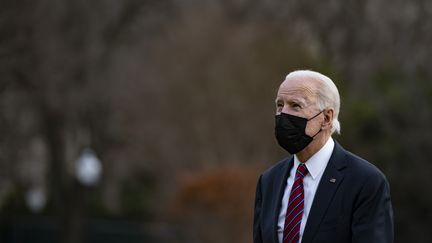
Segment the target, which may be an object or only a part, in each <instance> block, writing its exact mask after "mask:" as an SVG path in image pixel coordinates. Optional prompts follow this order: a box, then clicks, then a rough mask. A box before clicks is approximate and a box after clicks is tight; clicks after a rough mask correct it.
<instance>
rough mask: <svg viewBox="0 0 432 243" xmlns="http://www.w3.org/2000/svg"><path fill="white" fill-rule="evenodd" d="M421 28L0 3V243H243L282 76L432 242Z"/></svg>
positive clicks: (236, 5)
mask: <svg viewBox="0 0 432 243" xmlns="http://www.w3.org/2000/svg"><path fill="white" fill-rule="evenodd" d="M431 30H432V2H431V1H426V0H411V1H404V0H394V1H389V0H365V1H350V0H349V1H347V0H329V1H312V0H265V1H257V0H202V1H193V0H165V1H151V0H121V1H120V0H92V1H90V0H39V1H32V0H1V1H0V242H5V243H27V242H32V243H33V242H36V243H37V242H44V243H45V242H53V243H77V242H92V243H93V242H94V243H98V242H104V243H114V242H121V243H132V242H168V243H183V242H188V243H195V242H210V243H211V242H228V243H230V242H233V243H234V242H251V240H252V212H253V199H254V193H255V185H256V181H257V178H258V176H259V174H260V173H261V172H262V171H263V170H265V169H266V168H268V167H270V166H271V165H272V164H274V163H276V162H277V161H278V160H280V159H282V158H284V157H285V156H286V155H287V154H286V153H285V152H284V151H283V150H282V149H281V148H280V147H279V146H278V145H277V143H276V141H275V139H274V135H273V134H274V132H273V131H274V130H273V129H274V110H275V108H274V99H275V94H276V91H277V88H278V86H279V84H280V83H281V82H282V81H283V79H284V77H285V75H286V74H287V73H288V72H290V71H293V70H295V69H313V70H316V71H319V72H322V73H324V74H326V75H328V76H329V77H331V78H332V79H333V80H334V82H335V83H336V85H337V86H338V87H339V91H340V94H341V98H342V107H341V115H340V120H341V122H342V134H341V135H339V136H336V137H335V139H336V140H337V141H339V142H340V143H341V144H342V145H343V146H344V147H345V148H346V149H348V150H350V151H352V152H354V153H356V154H358V155H360V156H362V157H364V158H366V159H368V160H370V161H372V162H373V163H374V164H375V165H377V166H378V167H379V168H380V169H381V170H382V171H383V172H384V173H385V174H386V175H387V177H388V180H389V182H390V185H391V190H392V199H393V204H394V210H395V223H396V225H395V233H396V242H408V241H409V242H432V232H431V231H430V226H431V225H432V207H431V205H432V195H431V193H430V187H431V186H432V179H431V178H432V163H431V158H432V142H431V140H432V132H431V130H430V126H431V122H430V121H431V118H432V114H431V104H432V82H431V81H432V79H431V78H432V68H431V64H430V57H431V56H432V55H431V54H432V48H431V47H430V46H431V44H432V32H431Z"/></svg>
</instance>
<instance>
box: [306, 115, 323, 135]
mask: <svg viewBox="0 0 432 243" xmlns="http://www.w3.org/2000/svg"><path fill="white" fill-rule="evenodd" d="M323 111H324V110H322V111H320V112H318V114H316V115H315V116H313V117H312V118H309V119H308V121H310V120H312V119H314V118H315V117H317V116H318V115H319V114H321V113H323ZM321 131H322V128H320V130H319V131H318V132H317V133H315V135H313V136H312V138H315V136H316V135H318V133H320V132H321Z"/></svg>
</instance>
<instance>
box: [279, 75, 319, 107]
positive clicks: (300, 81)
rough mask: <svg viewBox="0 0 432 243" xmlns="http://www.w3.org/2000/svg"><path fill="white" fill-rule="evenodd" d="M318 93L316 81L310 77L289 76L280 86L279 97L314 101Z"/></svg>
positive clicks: (308, 101)
mask: <svg viewBox="0 0 432 243" xmlns="http://www.w3.org/2000/svg"><path fill="white" fill-rule="evenodd" d="M316 94H317V83H316V81H314V80H312V79H308V78H299V77H294V78H293V77H292V78H287V79H285V81H283V82H282V84H281V85H280V86H279V90H278V93H277V99H288V100H299V101H303V102H307V103H310V102H313V101H314V100H315V97H316Z"/></svg>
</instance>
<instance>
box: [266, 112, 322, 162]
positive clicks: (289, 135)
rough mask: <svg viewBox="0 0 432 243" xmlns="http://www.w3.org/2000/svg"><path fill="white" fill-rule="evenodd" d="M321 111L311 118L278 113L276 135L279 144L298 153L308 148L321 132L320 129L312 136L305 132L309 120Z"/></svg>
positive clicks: (289, 150) (291, 151) (291, 152)
mask: <svg viewBox="0 0 432 243" xmlns="http://www.w3.org/2000/svg"><path fill="white" fill-rule="evenodd" d="M321 113H322V111H320V112H319V113H318V114H316V115H315V116H313V117H312V118H310V119H306V118H303V117H299V116H293V115H290V114H286V113H280V114H279V115H276V117H275V118H276V126H275V135H276V139H277V141H278V143H279V145H280V146H281V147H282V148H284V149H285V150H286V151H288V152H289V153H290V154H296V153H298V152H300V151H302V150H303V149H304V148H306V146H308V145H309V143H311V142H312V140H313V138H314V137H315V136H316V135H317V134H318V133H320V132H321V129H320V130H319V131H318V132H317V133H315V135H313V136H312V137H311V136H309V135H307V134H306V132H305V130H306V125H307V122H308V121H310V120H312V119H314V118H315V117H317V116H318V115H319V114H321Z"/></svg>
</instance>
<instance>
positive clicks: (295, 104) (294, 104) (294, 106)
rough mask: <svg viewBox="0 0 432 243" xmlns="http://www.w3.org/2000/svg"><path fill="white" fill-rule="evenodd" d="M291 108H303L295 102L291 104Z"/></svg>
mask: <svg viewBox="0 0 432 243" xmlns="http://www.w3.org/2000/svg"><path fill="white" fill-rule="evenodd" d="M291 107H292V108H294V109H301V108H302V107H301V105H300V104H298V103H294V102H293V103H291Z"/></svg>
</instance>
